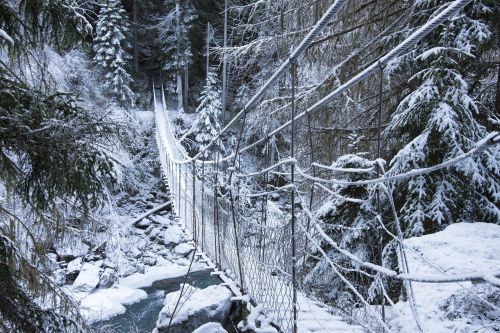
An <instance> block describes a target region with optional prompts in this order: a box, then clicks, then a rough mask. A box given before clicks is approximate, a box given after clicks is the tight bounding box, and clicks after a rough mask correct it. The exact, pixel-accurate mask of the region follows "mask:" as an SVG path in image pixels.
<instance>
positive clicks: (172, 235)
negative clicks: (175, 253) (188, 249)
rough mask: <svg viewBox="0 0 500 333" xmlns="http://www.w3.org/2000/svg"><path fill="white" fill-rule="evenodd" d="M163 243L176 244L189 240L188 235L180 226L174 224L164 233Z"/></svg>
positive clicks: (167, 244)
mask: <svg viewBox="0 0 500 333" xmlns="http://www.w3.org/2000/svg"><path fill="white" fill-rule="evenodd" d="M162 238H163V244H164V245H166V246H175V245H177V244H180V243H182V242H185V241H186V240H187V237H186V235H185V234H184V232H183V231H182V229H181V228H180V227H179V226H176V225H172V226H170V227H168V229H167V230H165V232H164V233H163V237H162Z"/></svg>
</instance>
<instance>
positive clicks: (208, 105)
mask: <svg viewBox="0 0 500 333" xmlns="http://www.w3.org/2000/svg"><path fill="white" fill-rule="evenodd" d="M221 98H222V89H221V85H220V81H219V79H218V78H217V73H216V72H215V70H214V69H213V68H212V69H210V71H209V72H208V76H207V80H206V83H205V87H204V89H203V91H202V93H201V97H200V106H199V110H200V113H199V114H198V119H197V121H196V130H195V133H196V134H195V135H196V136H195V141H196V142H197V143H198V144H199V145H200V149H203V147H204V146H205V145H206V144H208V143H209V142H210V141H211V140H212V139H213V138H214V137H215V136H216V135H217V133H218V132H219V131H220V129H221V126H220V123H219V116H220V114H221V112H222V103H221ZM219 148H220V149H221V150H222V151H224V147H223V146H222V145H220V146H219Z"/></svg>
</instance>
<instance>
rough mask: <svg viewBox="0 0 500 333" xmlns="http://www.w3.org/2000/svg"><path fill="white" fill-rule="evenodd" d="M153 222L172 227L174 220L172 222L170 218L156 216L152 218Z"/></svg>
mask: <svg viewBox="0 0 500 333" xmlns="http://www.w3.org/2000/svg"><path fill="white" fill-rule="evenodd" d="M151 220H153V222H154V223H157V224H161V225H167V226H168V225H171V224H172V222H173V221H172V220H170V219H169V218H168V217H165V216H160V215H155V216H153V217H151Z"/></svg>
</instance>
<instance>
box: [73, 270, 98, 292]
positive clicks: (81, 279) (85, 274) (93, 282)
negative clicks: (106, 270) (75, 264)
mask: <svg viewBox="0 0 500 333" xmlns="http://www.w3.org/2000/svg"><path fill="white" fill-rule="evenodd" d="M98 284H99V267H98V266H96V265H94V264H91V263H85V264H83V266H82V269H81V271H80V274H78V277H77V278H76V280H75V282H74V283H73V289H74V290H75V291H81V292H91V291H92V290H94V289H95V287H97V285H98Z"/></svg>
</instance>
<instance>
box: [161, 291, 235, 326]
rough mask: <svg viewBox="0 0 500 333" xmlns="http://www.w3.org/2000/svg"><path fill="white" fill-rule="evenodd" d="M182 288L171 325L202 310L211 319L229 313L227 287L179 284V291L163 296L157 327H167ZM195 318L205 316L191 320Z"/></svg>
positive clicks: (229, 300)
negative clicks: (201, 286)
mask: <svg viewBox="0 0 500 333" xmlns="http://www.w3.org/2000/svg"><path fill="white" fill-rule="evenodd" d="M182 289H183V293H182V298H181V302H180V303H179V304H181V306H179V307H178V308H177V309H176V310H175V314H174V315H173V318H172V322H171V325H176V324H179V323H182V322H185V321H187V320H190V317H191V316H193V315H195V314H197V313H202V312H204V315H206V316H207V317H209V318H212V320H213V319H214V318H217V317H220V316H222V317H225V316H226V315H227V314H229V310H230V308H231V296H232V293H231V291H230V290H229V289H228V288H226V287H223V286H218V285H214V286H209V287H207V288H204V289H199V288H196V287H193V286H191V285H189V284H185V285H184V288H182V285H181V288H180V290H179V291H176V292H172V293H169V294H167V296H165V302H164V304H165V306H164V307H163V309H162V310H161V312H160V314H159V315H158V321H157V322H156V326H157V327H159V328H160V327H167V326H168V325H169V323H170V317H171V316H172V314H173V313H174V309H175V307H176V304H177V301H178V299H179V296H180V293H181V290H182ZM196 319H198V320H202V319H205V317H203V318H195V319H193V320H196ZM220 319H225V318H220ZM190 321H191V320H190ZM195 327H196V326H195Z"/></svg>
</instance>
